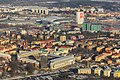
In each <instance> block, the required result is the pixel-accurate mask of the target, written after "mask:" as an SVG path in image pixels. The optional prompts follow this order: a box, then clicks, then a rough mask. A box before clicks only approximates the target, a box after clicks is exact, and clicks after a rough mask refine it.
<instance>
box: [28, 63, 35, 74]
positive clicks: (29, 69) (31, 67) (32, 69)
mask: <svg viewBox="0 0 120 80" xmlns="http://www.w3.org/2000/svg"><path fill="white" fill-rule="evenodd" d="M26 70H27V71H28V73H29V74H32V73H33V71H34V70H35V67H34V66H33V64H31V63H28V64H27V65H26Z"/></svg>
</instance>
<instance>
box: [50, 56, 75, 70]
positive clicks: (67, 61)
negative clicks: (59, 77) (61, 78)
mask: <svg viewBox="0 0 120 80" xmlns="http://www.w3.org/2000/svg"><path fill="white" fill-rule="evenodd" d="M74 63H75V58H74V55H69V56H65V57H60V58H56V59H53V60H50V63H49V67H50V69H58V68H62V67H65V66H68V65H72V64H74Z"/></svg>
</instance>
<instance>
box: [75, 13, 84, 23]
mask: <svg viewBox="0 0 120 80" xmlns="http://www.w3.org/2000/svg"><path fill="white" fill-rule="evenodd" d="M76 22H77V24H83V23H84V12H76Z"/></svg>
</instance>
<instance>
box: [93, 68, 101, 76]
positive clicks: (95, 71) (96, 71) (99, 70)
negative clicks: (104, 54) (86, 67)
mask: <svg viewBox="0 0 120 80" xmlns="http://www.w3.org/2000/svg"><path fill="white" fill-rule="evenodd" d="M102 70H103V69H102V68H96V69H95V70H94V74H97V75H98V76H100V75H101V71H102Z"/></svg>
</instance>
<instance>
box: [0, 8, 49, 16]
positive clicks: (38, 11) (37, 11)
mask: <svg viewBox="0 0 120 80" xmlns="http://www.w3.org/2000/svg"><path fill="white" fill-rule="evenodd" d="M24 10H28V11H30V12H32V13H35V14H46V15H47V14H49V10H48V9H47V8H46V7H39V6H13V7H11V6H7V7H0V12H20V11H24Z"/></svg>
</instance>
